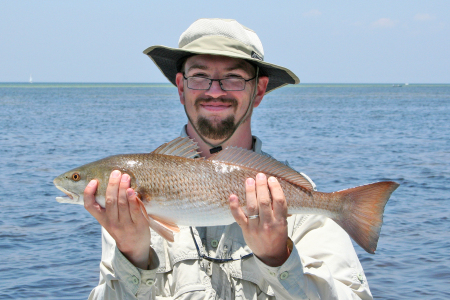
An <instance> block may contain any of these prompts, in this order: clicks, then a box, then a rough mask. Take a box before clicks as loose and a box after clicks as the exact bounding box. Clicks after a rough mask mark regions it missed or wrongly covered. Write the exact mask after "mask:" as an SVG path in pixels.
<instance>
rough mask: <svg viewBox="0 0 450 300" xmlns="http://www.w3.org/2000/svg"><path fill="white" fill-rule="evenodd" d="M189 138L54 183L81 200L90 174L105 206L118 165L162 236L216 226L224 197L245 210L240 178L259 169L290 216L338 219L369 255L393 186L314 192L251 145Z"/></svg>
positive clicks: (226, 220) (222, 220) (224, 209)
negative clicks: (278, 190) (209, 152)
mask: <svg viewBox="0 0 450 300" xmlns="http://www.w3.org/2000/svg"><path fill="white" fill-rule="evenodd" d="M197 150H198V147H197V144H196V143H195V142H193V141H192V140H191V139H189V138H176V139H175V140H173V141H171V142H169V143H166V144H163V145H161V146H160V147H158V148H157V149H156V150H155V151H153V152H151V153H144V154H122V155H114V156H110V157H107V158H104V159H101V160H98V161H95V162H92V163H89V164H86V165H83V166H81V167H78V168H75V169H73V170H70V171H68V172H66V173H63V174H61V175H60V176H58V177H56V178H55V180H54V184H55V186H56V187H57V188H58V189H60V190H61V191H63V192H64V193H65V194H66V195H67V196H66V197H57V198H56V200H57V201H58V202H62V203H75V204H83V203H84V201H83V191H84V189H85V187H86V185H87V184H88V183H89V181H90V180H92V179H96V180H97V181H98V187H97V192H96V201H97V202H98V203H99V204H100V205H101V206H102V207H104V206H105V193H106V187H107V185H108V181H109V176H110V174H111V172H112V171H113V170H120V171H121V172H122V173H127V174H128V175H130V177H131V187H132V188H133V189H134V190H135V191H136V193H137V194H138V196H139V198H140V199H141V206H142V210H143V212H144V213H145V215H146V216H147V215H148V221H149V224H150V227H152V228H153V229H154V230H155V231H156V232H158V233H159V234H161V235H162V236H163V237H164V238H166V239H167V240H169V241H173V232H174V231H175V232H176V231H177V230H178V226H218V225H228V224H231V223H233V222H235V220H234V218H233V216H232V214H231V211H230V208H229V202H228V201H229V200H228V199H229V196H230V194H235V195H237V196H238V198H239V201H240V205H241V206H242V207H243V208H244V210H245V180H246V179H247V178H250V177H252V178H255V177H256V174H257V173H265V174H266V175H267V176H274V177H276V178H277V179H278V181H279V182H280V184H281V187H282V189H283V191H284V194H285V196H286V201H287V207H288V213H289V214H291V215H292V214H320V215H324V216H327V217H329V218H331V219H332V220H334V221H335V222H336V223H337V224H339V225H340V226H341V227H342V228H343V229H344V230H345V231H346V232H347V233H348V234H349V235H350V236H351V237H352V239H353V240H355V242H356V243H358V245H360V246H361V247H362V248H363V249H364V250H366V251H367V252H369V253H375V250H376V247H377V243H378V238H379V233H380V230H381V225H382V223H383V212H384V207H385V205H386V203H387V201H388V200H389V197H390V196H391V194H392V192H393V191H394V190H395V189H396V188H397V187H398V186H399V184H398V183H395V182H393V181H383V182H376V183H372V184H367V185H363V186H358V187H354V188H350V189H346V190H342V191H338V192H333V193H323V192H318V191H315V190H314V187H313V186H312V184H311V182H310V180H309V179H308V178H307V177H306V176H305V175H303V174H301V173H298V172H297V171H295V170H293V169H292V168H290V167H289V166H286V165H285V164H283V163H281V162H279V161H277V160H275V159H273V158H271V157H269V156H265V155H261V154H257V153H255V152H253V151H249V150H245V149H241V148H235V147H229V148H226V149H224V150H222V151H221V152H219V153H216V154H215V155H213V156H211V157H210V158H208V159H204V158H200V157H198V152H197Z"/></svg>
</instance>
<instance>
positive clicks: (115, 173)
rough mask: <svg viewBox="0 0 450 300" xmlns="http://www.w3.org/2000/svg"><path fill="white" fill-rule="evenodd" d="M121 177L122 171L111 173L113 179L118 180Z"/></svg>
mask: <svg viewBox="0 0 450 300" xmlns="http://www.w3.org/2000/svg"><path fill="white" fill-rule="evenodd" d="M119 176H120V171H118V170H114V171H113V172H112V173H111V177H112V178H117V177H119Z"/></svg>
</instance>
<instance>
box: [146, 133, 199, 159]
mask: <svg viewBox="0 0 450 300" xmlns="http://www.w3.org/2000/svg"><path fill="white" fill-rule="evenodd" d="M197 150H198V145H197V143H196V142H194V141H193V140H192V139H190V138H188V137H184V138H182V137H178V138H176V139H174V140H172V141H170V142H168V143H165V144H162V145H161V146H159V147H158V148H156V149H155V150H154V151H153V152H152V153H151V154H164V155H172V156H180V157H185V158H197V157H199V155H198V154H199V153H200V152H198V151H197Z"/></svg>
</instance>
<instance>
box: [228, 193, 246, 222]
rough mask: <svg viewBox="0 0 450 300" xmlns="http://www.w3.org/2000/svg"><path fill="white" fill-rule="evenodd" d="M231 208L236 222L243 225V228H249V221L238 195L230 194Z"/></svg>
mask: <svg viewBox="0 0 450 300" xmlns="http://www.w3.org/2000/svg"><path fill="white" fill-rule="evenodd" d="M229 200H230V210H231V214H232V215H233V217H234V219H235V220H236V223H238V225H239V226H241V228H242V230H247V226H248V222H247V216H246V215H245V214H244V211H243V210H242V208H241V206H240V205H239V199H238V197H237V196H236V195H230V198H229Z"/></svg>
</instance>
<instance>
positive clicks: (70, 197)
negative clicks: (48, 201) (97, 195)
mask: <svg viewBox="0 0 450 300" xmlns="http://www.w3.org/2000/svg"><path fill="white" fill-rule="evenodd" d="M56 188H57V189H58V190H60V191H62V192H63V193H64V194H66V196H64V197H56V201H58V202H59V203H73V202H78V199H80V195H78V194H76V193H73V192H70V191H68V190H66V189H65V188H63V187H60V186H58V185H56Z"/></svg>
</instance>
